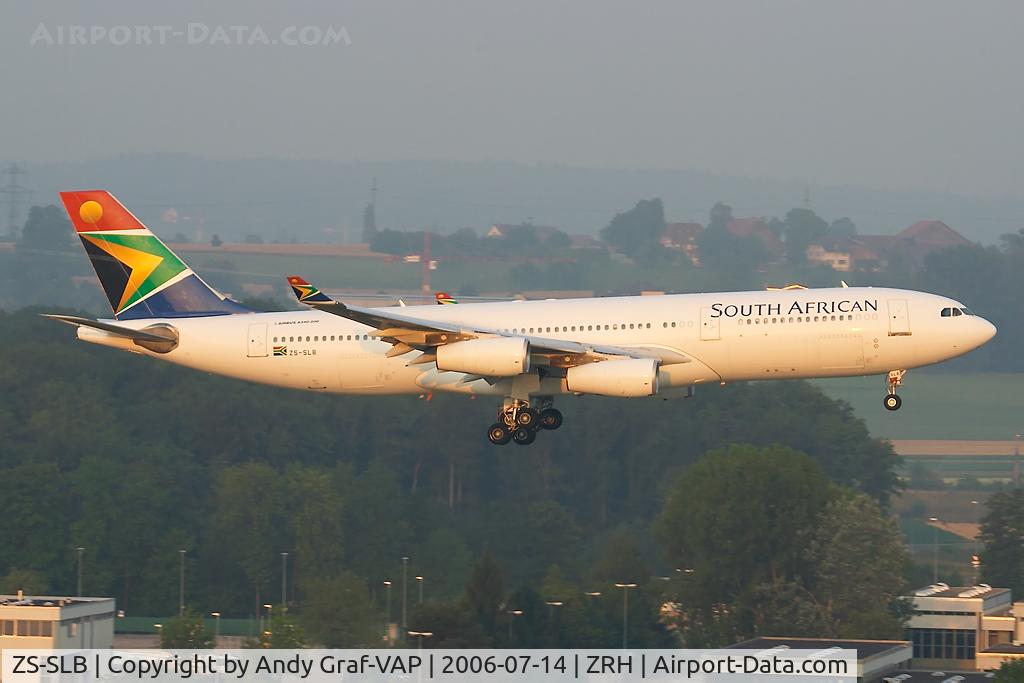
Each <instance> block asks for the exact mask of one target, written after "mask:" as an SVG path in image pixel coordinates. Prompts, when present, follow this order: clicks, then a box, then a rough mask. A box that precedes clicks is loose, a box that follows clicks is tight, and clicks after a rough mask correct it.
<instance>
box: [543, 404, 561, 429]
mask: <svg viewBox="0 0 1024 683" xmlns="http://www.w3.org/2000/svg"><path fill="white" fill-rule="evenodd" d="M540 426H541V427H543V428H544V429H558V428H559V427H561V426H562V411H561V410H556V409H555V408H546V409H544V410H542V411H540Z"/></svg>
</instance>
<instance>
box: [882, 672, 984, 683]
mask: <svg viewBox="0 0 1024 683" xmlns="http://www.w3.org/2000/svg"><path fill="white" fill-rule="evenodd" d="M955 676H959V678H957V679H956V680H957V681H958V682H959V683H983V682H984V683H987V682H988V681H991V680H992V679H993V678H995V674H993V673H988V672H985V671H894V672H892V673H891V674H889V675H888V676H886V677H884V678H882V680H883V681H899V683H921V682H922V681H928V683H944V682H945V681H948V680H950V679H951V678H953V677H955Z"/></svg>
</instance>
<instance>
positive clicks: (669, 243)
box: [661, 223, 704, 265]
mask: <svg viewBox="0 0 1024 683" xmlns="http://www.w3.org/2000/svg"><path fill="white" fill-rule="evenodd" d="M702 232H704V226H703V225H701V224H700V223H667V224H666V225H665V232H663V233H661V246H663V247H665V248H666V249H672V250H675V251H681V252H683V253H684V254H686V255H687V256H688V257H689V258H690V261H692V262H693V264H694V265H700V258H699V256H698V254H697V237H699V236H700V234H701V233H702Z"/></svg>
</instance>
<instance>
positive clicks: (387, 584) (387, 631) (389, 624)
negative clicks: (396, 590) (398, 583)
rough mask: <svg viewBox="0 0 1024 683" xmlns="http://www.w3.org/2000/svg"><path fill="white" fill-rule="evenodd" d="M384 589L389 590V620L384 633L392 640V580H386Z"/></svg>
mask: <svg viewBox="0 0 1024 683" xmlns="http://www.w3.org/2000/svg"><path fill="white" fill-rule="evenodd" d="M384 589H385V591H386V592H387V595H388V600H387V604H388V616H387V622H386V623H385V625H384V634H385V636H386V637H387V639H388V641H390V640H391V582H390V581H385V582H384Z"/></svg>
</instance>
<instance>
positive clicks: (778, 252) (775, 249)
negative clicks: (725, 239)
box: [725, 218, 786, 258]
mask: <svg viewBox="0 0 1024 683" xmlns="http://www.w3.org/2000/svg"><path fill="white" fill-rule="evenodd" d="M725 229H726V230H728V231H729V232H731V233H732V234H734V235H736V236H738V237H747V236H752V237H757V238H758V239H760V240H761V244H763V245H764V248H765V250H766V251H767V252H768V253H769V254H771V256H772V258H779V257H780V256H782V254H783V252H784V251H785V250H786V245H784V244H783V243H782V240H781V239H779V236H778V235H776V234H775V233H774V232H773V231H772V229H771V228H769V227H768V221H766V220H765V219H763V218H736V219H733V220H732V221H731V222H730V223H729V225H727V226H725Z"/></svg>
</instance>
